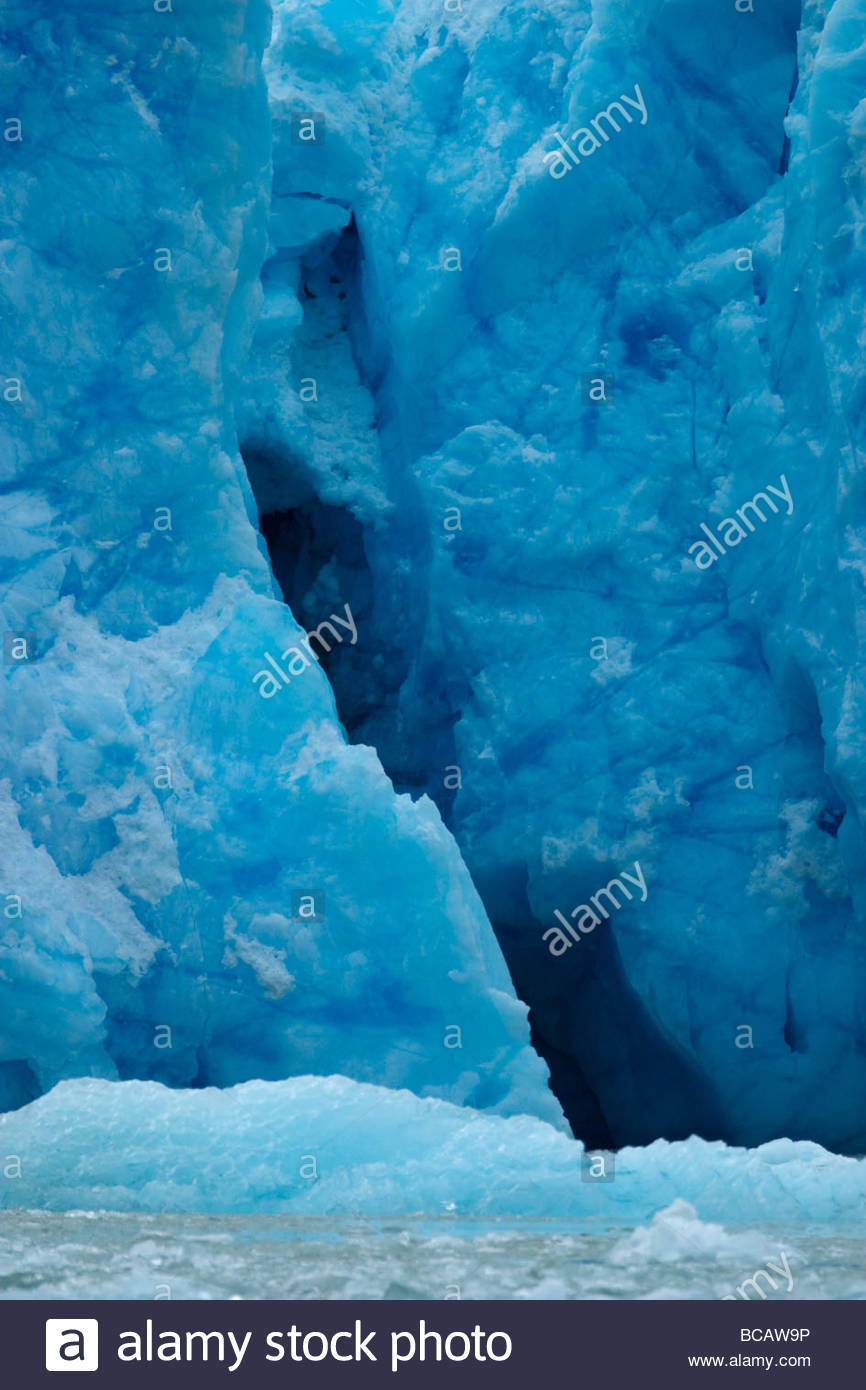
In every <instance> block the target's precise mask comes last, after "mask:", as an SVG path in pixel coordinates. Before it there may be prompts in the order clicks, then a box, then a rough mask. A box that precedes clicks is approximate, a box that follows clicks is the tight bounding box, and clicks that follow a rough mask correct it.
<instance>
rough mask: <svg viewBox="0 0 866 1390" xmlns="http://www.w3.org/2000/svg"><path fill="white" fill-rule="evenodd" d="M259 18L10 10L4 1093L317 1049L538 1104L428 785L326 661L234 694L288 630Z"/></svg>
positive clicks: (494, 965) (366, 1067) (487, 1095)
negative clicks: (262, 381) (241, 421)
mask: <svg viewBox="0 0 866 1390" xmlns="http://www.w3.org/2000/svg"><path fill="white" fill-rule="evenodd" d="M268 31H269V13H268V10H267V7H266V5H265V4H264V3H260V0H251V3H249V4H240V3H229V2H228V0H223V2H222V3H217V4H215V3H213V0H207V3H205V0H201V3H196V4H194V5H193V6H186V7H184V9H183V12H182V14H181V13H180V12H179V11H174V12H172V13H168V12H162V11H157V10H155V9H154V8H152V7H151V6H149V5H148V6H142V5H141V4H139V3H138V0H129V3H119V0H113V2H112V3H111V4H109V5H107V6H101V7H99V9H98V10H97V11H95V12H93V13H90V12H88V13H87V15H83V14H81V13H79V12H68V13H67V12H65V11H64V12H62V13H61V12H58V10H57V7H56V6H55V5H54V4H52V3H49V2H48V0H46V3H44V4H42V5H37V6H36V9H35V10H34V8H33V7H32V6H29V5H28V6H27V7H26V10H25V8H24V7H16V6H14V5H13V6H12V8H11V10H9V9H7V12H6V16H5V17H4V32H3V36H2V44H3V48H2V53H3V73H4V101H5V103H6V105H5V111H6V113H7V114H8V115H9V116H11V117H14V118H15V119H16V120H19V121H20V127H15V126H10V125H9V124H8V123H7V133H11V134H12V135H13V136H16V135H18V134H20V137H21V138H20V139H17V138H14V139H11V140H10V139H8V138H7V139H3V140H2V141H0V148H2V158H3V170H2V189H3V192H2V227H0V256H2V272H0V274H2V278H0V285H2V293H3V297H4V299H3V313H2V322H0V333H2V349H0V370H2V373H3V376H4V382H3V383H0V384H2V385H3V386H4V399H3V403H2V412H3V415H2V432H3V453H2V498H0V506H2V511H3V518H4V523H5V526H4V538H5V539H4V545H3V553H4V559H3V568H2V615H3V626H4V629H5V630H6V631H7V633H8V634H11V636H8V637H7V658H8V659H7V663H6V664H5V665H4V667H3V677H4V679H3V683H2V690H3V706H4V710H3V728H4V735H3V739H2V744H0V757H2V769H0V777H2V802H0V815H2V823H3V828H2V844H3V881H2V890H3V901H2V903H0V909H2V911H3V914H4V915H3V917H2V919H0V921H2V936H0V996H2V997H0V1019H2V1025H0V1104H2V1106H3V1107H4V1108H6V1107H10V1106H16V1105H20V1104H22V1102H24V1101H27V1100H29V1099H31V1098H32V1097H33V1096H34V1095H36V1094H39V1093H40V1092H41V1091H43V1090H44V1089H46V1088H47V1087H49V1086H51V1085H52V1084H53V1083H54V1082H55V1081H56V1080H57V1079H58V1078H60V1077H65V1076H77V1075H82V1074H85V1075H86V1074H93V1075H97V1076H102V1077H107V1078H113V1077H120V1078H123V1077H130V1076H135V1077H154V1078H158V1079H159V1080H161V1081H165V1082H168V1083H169V1084H172V1085H176V1086H201V1085H205V1084H217V1085H223V1084H227V1083H231V1082H233V1081H236V1080H240V1079H246V1078H249V1077H280V1076H286V1075H291V1074H294V1073H297V1072H309V1071H320V1072H329V1071H339V1072H343V1073H345V1074H346V1075H348V1076H353V1077H355V1078H357V1079H362V1080H363V1079H367V1080H376V1081H378V1082H380V1083H386V1084H388V1085H405V1086H409V1087H412V1088H414V1089H415V1090H416V1091H418V1092H421V1093H424V1094H431V1095H442V1096H447V1097H448V1098H449V1099H451V1100H454V1101H457V1102H458V1103H461V1104H463V1103H472V1104H476V1105H479V1106H491V1107H493V1108H494V1109H496V1108H499V1109H503V1110H506V1111H508V1110H530V1111H531V1110H536V1111H537V1112H538V1113H541V1114H547V1115H548V1116H549V1117H551V1118H553V1119H554V1120H555V1119H556V1116H557V1107H556V1104H555V1102H554V1100H553V1097H552V1096H551V1095H550V1093H549V1091H548V1090H547V1087H546V1078H545V1072H544V1067H543V1064H542V1063H541V1062H540V1061H539V1059H538V1058H537V1057H536V1056H535V1054H534V1053H533V1052H532V1050H531V1048H530V1047H529V1044H528V1033H527V1029H526V1021H525V1008H523V1007H522V1006H521V1005H519V1004H518V1002H517V1000H516V999H515V997H514V995H513V992H512V990H511V987H510V982H509V980H508V976H507V972H506V970H505V967H504V964H503V962H502V958H501V955H500V953H499V950H498V948H497V946H496V942H495V939H494V937H493V935H492V933H491V931H490V928H489V924H488V923H487V920H486V917H485V915H484V912H483V909H482V907H481V904H480V901H479V899H478V896H477V893H476V892H475V890H474V888H473V885H472V883H471V880H470V878H469V875H468V873H467V871H466V869H465V867H464V866H463V864H462V862H461V860H460V856H459V853H458V851H457V848H456V846H455V844H454V842H453V840H452V839H451V837H450V835H449V834H448V833H447V831H446V830H445V829H444V827H443V825H442V823H441V820H440V818H439V815H438V813H437V812H436V810H435V808H434V807H433V806H432V804H430V803H429V802H426V803H421V804H412V802H411V801H410V799H409V798H408V797H399V796H397V795H395V793H394V790H393V788H392V786H391V784H390V783H389V781H388V779H387V777H386V776H385V774H384V772H383V771H382V768H381V765H380V764H379V762H378V760H377V758H376V755H375V753H374V752H373V751H372V750H371V749H368V748H350V747H349V746H348V745H347V743H346V740H345V736H344V734H343V733H342V730H341V729H340V726H339V723H338V720H337V715H336V711H335V707H334V699H333V695H332V692H331V690H330V687H329V686H328V683H327V681H326V679H325V678H324V676H323V674H322V672H321V670H320V668H319V666H318V665H317V663H316V662H315V661H313V660H308V661H307V663H306V664H305V665H303V664H301V663H300V662H296V670H297V672H298V674H297V675H293V676H292V677H291V680H290V681H287V682H286V683H281V684H280V689H279V693H278V698H276V697H275V698H271V699H269V700H265V699H263V698H261V696H260V694H259V686H257V684H256V683H255V677H256V674H257V672H258V671H259V670H260V668H262V667H263V666H264V667H265V670H270V669H271V668H270V667H269V666H268V664H267V662H266V660H265V656H266V654H268V653H270V654H271V655H272V656H275V657H276V659H277V661H278V662H279V661H280V659H281V654H282V653H283V652H284V651H287V650H288V649H289V648H290V647H291V646H292V645H293V644H294V643H295V642H298V641H301V640H302V638H303V634H302V633H301V631H300V629H299V628H298V627H297V625H296V623H295V622H294V621H293V618H292V616H291V614H290V613H289V611H288V610H287V609H286V607H285V605H284V604H283V603H282V601H281V599H280V598H279V596H277V595H276V593H275V589H274V585H273V581H272V578H271V575H270V571H269V567H268V564H267V559H266V552H265V547H264V543H263V542H262V540H261V538H260V537H259V536H258V535H257V531H256V525H255V520H256V514H255V508H254V505H253V500H252V496H251V493H250V488H249V484H248V481H247V477H246V473H245V470H244V468H243V466H242V463H241V460H240V456H239V453H238V446H237V436H236V431H235V426H234V420H233V414H232V403H233V398H234V396H235V394H236V391H237V387H238V382H239V379H240V376H241V373H242V372H243V370H244V362H245V359H246V354H247V351H248V347H249V340H250V336H251V331H252V326H253V324H254V322H255V320H256V318H257V317H258V313H259V310H260V306H261V290H260V288H259V283H258V277H259V273H260V270H261V264H262V260H263V256H264V254H265V249H266V228H267V213H268V202H269V195H270V165H269V161H270V130H269V121H268V112H267V100H266V90H265V84H264V80H263V77H262V71H261V56H262V50H263V47H264V45H265V42H266V40H267V37H268ZM354 600H355V595H354V593H352V594H348V593H347V594H346V595H345V601H347V602H349V603H350V604H351V602H353V601H354ZM340 611H341V610H339V609H338V612H340ZM326 616H327V615H326V614H325V613H323V614H322V615H321V617H323V618H324V617H326ZM337 631H338V632H344V633H345V629H339V628H338V629H337ZM28 634H34V635H35V638H34V636H30V635H28ZM323 635H324V634H323ZM34 640H35V652H34V651H33V650H32V643H33V642H34ZM21 641H25V642H29V643H31V650H30V651H28V652H27V655H28V656H29V657H32V658H35V659H23V660H22V659H20V658H19V652H20V647H19V648H13V647H12V645H11V644H12V643H13V642H18V643H20V642H21ZM347 645H348V640H347ZM25 650H26V649H25ZM301 650H302V651H303V648H302V649H301ZM314 650H315V649H314ZM287 659H289V660H290V659H291V658H287ZM260 683H261V682H260Z"/></svg>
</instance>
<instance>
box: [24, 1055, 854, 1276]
mask: <svg viewBox="0 0 866 1390" xmlns="http://www.w3.org/2000/svg"><path fill="white" fill-rule="evenodd" d="M582 1153H583V1149H582V1146H581V1145H580V1144H578V1143H577V1142H575V1141H574V1140H572V1139H569V1138H567V1137H566V1136H565V1135H564V1134H562V1133H560V1132H558V1131H557V1130H555V1129H553V1128H552V1127H551V1126H550V1125H547V1124H545V1123H544V1122H543V1121H540V1120H538V1119H536V1118H534V1117H532V1116H510V1117H508V1118H502V1117H499V1116H496V1115H490V1114H482V1113H479V1112H477V1111H472V1110H469V1109H468V1108H465V1107H459V1106H455V1105H452V1104H450V1103H449V1102H446V1101H441V1100H432V1099H427V1100H424V1099H420V1098H419V1097H417V1096H414V1095H412V1094H411V1093H409V1092H408V1091H392V1090H387V1089H385V1088H383V1087H377V1086H370V1085H366V1084H363V1083H358V1082H354V1081H349V1080H347V1079H346V1078H345V1077H340V1076H330V1077H320V1076H302V1077H295V1078H292V1079H290V1080H288V1081H279V1082H264V1081H249V1082H246V1083H245V1084H243V1085H240V1086H236V1087H232V1088H229V1089H225V1090H217V1089H206V1090H199V1091H187V1092H180V1091H176V1090H171V1089H169V1088H167V1087H163V1086H160V1085H158V1084H157V1083H155V1082H142V1081H126V1082H110V1081H102V1080H80V1081H64V1082H61V1083H60V1084H59V1085H57V1086H56V1087H55V1088H54V1089H53V1090H52V1091H50V1092H49V1093H48V1094H47V1095H45V1096H42V1097H41V1098H40V1099H39V1100H37V1101H34V1102H33V1103H32V1104H30V1105H28V1106H26V1107H24V1108H23V1109H21V1110H18V1111H16V1112H15V1113H14V1114H9V1115H5V1116H3V1117H2V1118H0V1154H2V1155H4V1156H5V1155H9V1154H17V1155H19V1156H20V1159H21V1164H20V1167H21V1176H20V1177H14V1178H7V1179H6V1180H5V1181H3V1182H2V1184H0V1202H2V1205H3V1206H4V1207H5V1208H7V1209H8V1208H11V1207H15V1208H19V1209H34V1208H40V1209H45V1210H48V1211H62V1210H70V1209H86V1210H99V1209H108V1210H114V1211H151V1212H159V1211H186V1212H229V1213H230V1212H250V1213H254V1212H255V1213H267V1212H270V1213H283V1214H285V1213H295V1214H298V1215H303V1214H305V1213H306V1214H313V1213H331V1214H335V1215H336V1214H339V1213H348V1214H351V1213H356V1214H359V1215H371V1216H387V1215H398V1216H399V1215H406V1214H412V1213H427V1214H431V1215H445V1214H449V1213H450V1214H453V1215H455V1216H461V1217H466V1216H468V1217H481V1218H484V1217H498V1216H509V1215H513V1216H518V1217H522V1218H531V1217H568V1218H570V1219H573V1220H574V1221H575V1222H577V1223H578V1227H580V1225H581V1223H586V1224H587V1226H589V1227H593V1226H595V1227H604V1226H607V1225H610V1226H627V1227H634V1226H635V1225H637V1224H639V1223H641V1222H645V1221H647V1220H649V1219H650V1218H651V1217H652V1216H653V1215H654V1214H655V1213H657V1212H658V1211H659V1210H660V1209H661V1208H665V1207H669V1206H670V1205H671V1204H672V1203H673V1202H674V1201H675V1200H676V1199H680V1201H681V1202H687V1203H690V1204H691V1205H692V1206H693V1207H694V1209H695V1211H696V1212H697V1214H698V1217H699V1218H700V1219H701V1220H702V1221H719V1220H727V1221H731V1220H732V1218H735V1219H736V1222H737V1223H738V1224H740V1225H741V1224H742V1223H745V1222H751V1221H758V1220H766V1219H771V1220H773V1221H774V1222H776V1223H779V1222H781V1223H786V1222H787V1223H796V1224H797V1226H798V1227H802V1228H829V1229H831V1230H832V1229H842V1228H844V1227H845V1226H846V1225H848V1224H853V1223H857V1222H858V1221H862V1218H863V1215H864V1211H866V1161H864V1160H862V1159H861V1160H856V1159H853V1158H845V1157H840V1156H838V1155H833V1154H829V1153H827V1152H826V1151H825V1150H823V1149H822V1148H820V1147H819V1146H818V1145H817V1144H812V1143H808V1142H799V1143H794V1142H792V1141H790V1140H777V1141H775V1142H774V1143H769V1144H765V1145H762V1146H761V1147H760V1148H757V1149H753V1150H743V1149H731V1148H728V1147H726V1146H725V1145H724V1144H722V1143H720V1142H713V1143H707V1142H705V1141H703V1140H700V1139H695V1138H692V1139H689V1140H686V1141H682V1142H677V1143H668V1142H666V1141H663V1140H659V1141H657V1142H656V1143H654V1144H651V1145H650V1146H649V1147H647V1148H645V1149H624V1150H622V1151H621V1152H619V1153H618V1154H617V1155H616V1160H615V1165H616V1166H615V1176H614V1178H613V1181H610V1182H598V1181H584V1180H581V1155H582ZM6 1163H7V1170H8V1171H11V1169H12V1168H13V1167H14V1165H12V1164H10V1163H9V1160H8V1158H7V1159H6ZM685 1217H688V1212H687V1210H685V1209H684V1208H683V1207H680V1208H677V1209H676V1211H675V1212H674V1215H673V1217H669V1218H667V1219H666V1221H667V1225H665V1229H666V1230H667V1229H668V1227H670V1230H668V1235H667V1237H666V1239H667V1243H668V1246H669V1247H670V1248H671V1249H674V1248H676V1247H677V1245H678V1243H679V1244H682V1241H678V1236H677V1232H678V1231H680V1228H681V1227H682V1226H683V1220H684V1218H685ZM663 1224H664V1223H663ZM686 1225H689V1222H688V1220H687V1221H686ZM693 1229H695V1228H693V1227H691V1226H689V1232H691V1231H693ZM687 1234H688V1232H687ZM689 1238H690V1239H692V1243H694V1241H693V1236H692V1235H690V1236H689ZM639 1239H640V1238H639ZM647 1239H648V1240H649V1247H648V1248H650V1247H652V1245H653V1239H655V1243H656V1244H658V1243H659V1241H660V1240H661V1239H662V1236H659V1234H658V1232H656V1234H655V1237H653V1236H652V1234H650V1236H648V1237H647V1238H645V1239H644V1244H646V1240H647ZM709 1239H710V1236H707V1237H706V1240H705V1244H706V1242H707V1241H708V1240H709ZM716 1244H717V1246H718V1242H716ZM645 1253H646V1252H645Z"/></svg>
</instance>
